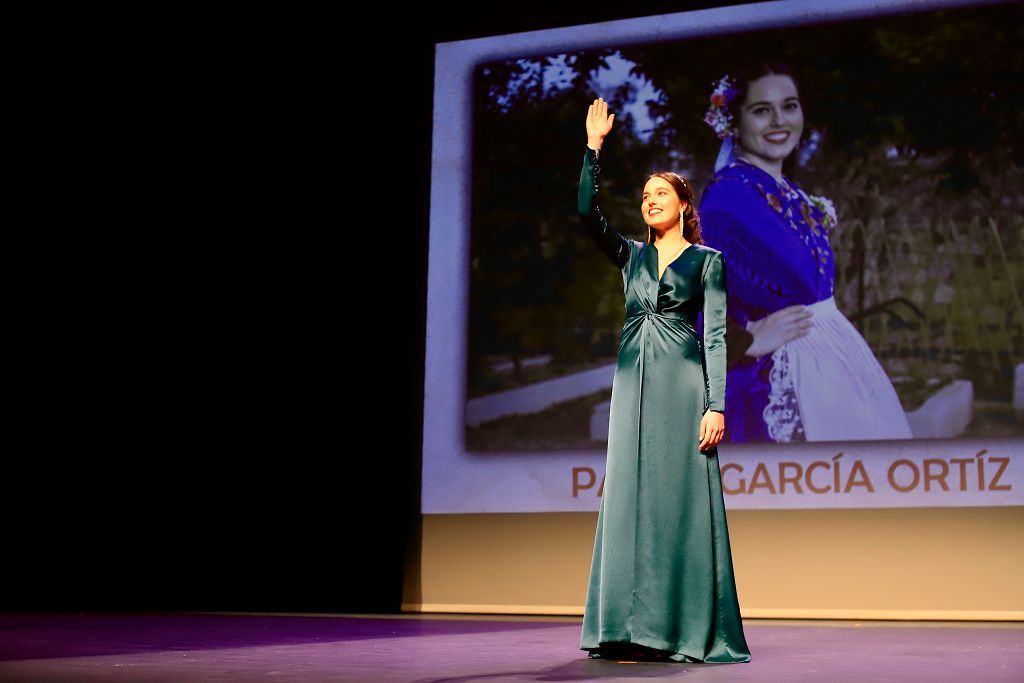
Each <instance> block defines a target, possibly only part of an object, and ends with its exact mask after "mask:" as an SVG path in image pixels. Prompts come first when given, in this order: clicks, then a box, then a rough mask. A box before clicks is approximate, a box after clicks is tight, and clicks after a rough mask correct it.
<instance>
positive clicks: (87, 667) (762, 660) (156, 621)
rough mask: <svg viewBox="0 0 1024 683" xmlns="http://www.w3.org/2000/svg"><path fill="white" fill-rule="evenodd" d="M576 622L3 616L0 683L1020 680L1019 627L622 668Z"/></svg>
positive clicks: (877, 637)
mask: <svg viewBox="0 0 1024 683" xmlns="http://www.w3.org/2000/svg"><path fill="white" fill-rule="evenodd" d="M580 624H581V619H579V618H574V617H501V616H493V615H486V616H485V615H439V614H428V615H420V614H417V615H404V614H403V615H329V616H328V615H264V614H209V613H189V614H173V613H167V614H164V613H118V614H92V613H73V614H11V613H7V614H0V681H5V682H6V681H19V682H20V681H25V682H30V681H46V682H47V683H61V682H63V681H75V682H76V683H85V682H88V681H132V682H133V683H148V682H151V681H175V682H178V681H182V682H184V681H188V682H193V681H196V682H201V681H224V682H232V683H234V682H242V681H245V682H250V681H288V682H289V683H292V682H295V683H301V682H306V681H318V682H319V681H332V682H341V681H358V682H360V683H362V682H367V683H368V682H371V681H403V682H404V681H415V682H417V683H440V682H442V681H444V682H449V681H451V682H453V683H455V682H458V683H461V682H463V681H485V682H487V683H501V682H503V681H585V680H592V679H593V680H601V681H619V680H628V679H644V678H651V679H661V680H676V679H679V680H689V681H772V682H773V683H777V682H779V681H785V682H794V681H827V682H829V683H834V682H837V683H841V682H845V681H858V682H863V681H928V683H941V682H944V681H972V682H975V681H976V682H980V681H986V682H989V681H1018V682H1019V681H1024V624H1021V623H971V624H965V623H960V622H867V621H860V622H855V621H841V622H840V621H828V622H823V621H792V620H789V621H783V620H745V621H744V630H745V632H746V636H747V644H748V645H749V646H750V652H751V657H752V659H751V661H750V662H747V663H744V664H680V663H675V662H636V663H627V662H616V661H610V660H597V659H588V658H587V654H586V652H583V651H581V650H579V649H578V648H579V639H580Z"/></svg>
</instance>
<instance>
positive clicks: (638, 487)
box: [577, 148, 750, 662]
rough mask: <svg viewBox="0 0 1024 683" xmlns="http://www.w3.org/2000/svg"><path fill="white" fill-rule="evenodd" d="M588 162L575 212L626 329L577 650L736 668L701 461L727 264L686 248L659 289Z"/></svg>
mask: <svg viewBox="0 0 1024 683" xmlns="http://www.w3.org/2000/svg"><path fill="white" fill-rule="evenodd" d="M604 154H605V153H604V152H602V157H603V156H604ZM596 159H597V155H596V154H595V152H594V150H591V149H589V148H587V150H586V152H585V153H584V160H583V171H582V173H581V176H580V189H579V196H578V202H577V208H578V213H579V216H580V218H581V220H582V221H583V224H584V225H585V226H586V228H587V230H588V231H589V232H590V234H591V236H592V237H593V238H594V241H595V243H596V244H597V246H598V247H599V248H600V249H601V250H602V251H603V252H604V253H605V255H606V256H607V257H608V259H609V260H610V261H611V262H612V263H613V264H615V265H616V267H618V268H620V269H621V270H622V275H623V291H624V295H625V316H624V321H623V327H622V335H621V338H620V340H619V348H618V358H617V362H616V368H615V374H614V377H613V381H612V401H611V408H610V413H609V425H608V457H607V467H606V474H605V484H604V493H603V496H602V498H601V503H600V507H599V511H598V521H597V530H596V533H595V538H594V553H593V557H592V561H591V569H590V578H589V584H588V588H587V601H586V607H585V611H584V620H583V629H582V637H581V642H580V648H581V649H584V650H588V651H590V652H591V653H592V654H595V655H602V654H607V648H605V649H604V650H603V649H602V644H603V643H634V644H639V645H645V646H648V647H652V648H656V649H659V650H665V651H667V652H668V653H669V655H668V656H669V658H670V659H672V660H674V661H684V660H686V659H687V658H688V657H689V658H691V659H696V660H700V661H704V662H746V661H749V660H750V651H749V649H748V647H747V644H746V641H745V638H744V634H743V628H742V621H741V619H740V613H739V601H738V598H737V593H736V585H735V577H734V574H733V566H732V553H731V548H730V544H729V532H728V524H727V520H726V513H725V501H724V497H723V493H722V482H721V471H720V469H719V464H718V450H717V448H711V449H709V450H708V451H707V453H706V454H705V453H702V452H700V450H699V449H698V445H699V441H700V440H699V430H700V422H701V418H702V416H703V415H704V413H705V411H706V410H708V409H711V410H718V411H723V410H724V407H725V372H726V366H725V363H726V350H727V349H726V342H725V325H726V300H727V296H726V283H725V267H724V260H723V255H722V253H721V252H719V251H717V250H715V249H711V248H709V247H706V246H704V245H700V244H693V245H690V246H688V247H687V248H685V249H684V250H683V252H682V253H681V254H680V255H679V256H678V257H676V259H675V260H674V261H672V262H671V263H670V264H668V267H667V268H666V269H665V271H664V273H663V274H662V276H661V277H660V278H659V277H658V253H657V247H655V245H653V244H651V243H643V242H638V241H636V240H631V239H627V238H624V237H623V236H622V235H620V234H619V233H618V232H616V231H615V230H614V229H613V228H612V227H611V226H610V225H609V224H608V221H607V219H605V217H604V216H603V214H602V213H601V212H600V209H599V208H598V206H597V196H598V193H599V187H598V182H597V174H598V172H599V167H598V166H597V164H596ZM701 318H702V319H703V330H704V339H703V340H702V339H701V337H700V335H699V334H698V330H697V325H696V323H697V321H698V320H699V319H701Z"/></svg>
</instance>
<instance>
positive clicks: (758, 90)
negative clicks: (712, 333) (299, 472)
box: [465, 4, 1024, 454]
mask: <svg viewBox="0 0 1024 683" xmlns="http://www.w3.org/2000/svg"><path fill="white" fill-rule="evenodd" d="M667 19H668V20H673V19H674V18H673V17H668V18H667ZM1021 25H1024V9H1022V7H1021V6H1020V5H1016V4H996V5H989V6H974V7H961V8H955V9H944V10H938V11H925V12H916V13H911V14H901V15H895V16H882V17H871V18H866V19H858V20H854V21H845V22H832V23H828V24H817V25H802V26H793V27H785V28H773V29H771V30H762V31H746V32H730V33H725V34H718V35H708V36H705V37H700V38H689V39H686V40H671V41H665V42H642V43H637V42H636V41H630V42H628V43H623V44H609V45H607V46H604V47H601V48H596V49H588V50H582V51H561V52H557V53H551V54H534V55H525V56H522V55H520V56H517V57H515V58H510V59H503V60H500V61H488V62H484V63H480V64H477V65H476V67H475V69H474V71H473V93H472V106H473V115H472V128H473V133H472V150H471V164H472V171H471V182H472V193H471V199H470V200H469V201H470V202H471V224H470V226H469V230H470V258H471V263H470V274H469V277H470V280H469V312H468V318H469V319H468V329H467V335H468V344H467V357H466V373H467V374H466V412H465V415H466V424H465V429H466V431H465V448H466V449H467V450H468V451H472V452H475V453H481V454H486V453H488V452H496V453H498V452H501V453H508V452H515V451H522V452H526V451H530V452H538V453H540V452H544V451H556V450H557V451H566V450H574V449H579V450H585V449H594V448H599V447H600V446H601V445H602V444H603V443H604V442H606V440H607V436H608V431H607V430H608V422H609V412H608V411H609V404H610V397H611V386H612V379H613V374H614V370H615V365H616V352H617V348H618V342H619V333H620V331H621V329H622V325H623V316H624V310H623V278H622V273H621V272H618V271H617V270H616V268H615V267H614V266H612V265H611V264H610V263H609V261H608V258H607V257H606V256H605V254H603V253H601V250H600V249H599V248H598V247H597V245H596V244H595V242H594V240H593V239H592V237H591V235H590V234H589V233H588V231H587V230H586V228H585V227H584V226H583V225H582V224H581V222H580V220H579V217H578V216H577V214H576V194H577V185H578V183H579V179H580V165H581V162H582V159H583V156H584V152H585V147H586V142H587V137H586V132H585V130H584V118H585V115H586V111H587V105H588V104H589V103H590V102H592V101H593V100H594V98H596V97H603V98H604V99H605V100H607V102H608V107H609V111H610V112H612V113H614V114H615V127H614V131H613V133H612V134H611V135H609V136H608V138H607V139H606V141H605V145H604V147H602V149H601V152H600V164H601V209H602V211H603V213H604V215H605V216H606V217H607V219H608V221H609V223H610V224H611V226H612V227H613V228H615V229H616V230H617V231H618V232H620V233H621V234H622V235H623V236H624V237H626V238H627V239H632V240H635V241H637V242H640V243H644V242H646V240H647V239H648V235H647V227H646V225H645V224H644V221H643V217H642V216H641V213H640V206H641V196H640V193H641V189H642V186H643V183H642V179H643V178H646V177H647V175H648V174H650V173H652V172H654V171H659V170H671V171H675V172H677V173H679V174H680V175H683V176H685V177H686V178H687V179H688V180H689V181H690V183H691V184H692V186H693V187H694V189H695V193H696V194H695V199H694V203H695V205H696V206H697V207H698V209H699V213H700V219H701V236H702V239H703V242H704V244H706V245H707V246H709V247H712V248H714V249H717V250H719V251H721V252H722V253H723V255H724V257H725V263H726V273H727V282H728V289H729V294H728V332H727V337H726V339H727V346H728V372H727V381H726V396H725V423H726V434H725V441H727V442H735V443H739V442H799V441H873V440H874V441H896V440H906V439H936V438H939V439H965V438H979V437H995V438H1003V437H1011V438H1016V437H1020V436H1022V435H1024V148H1022V143H1024V141H1022V132H1024V119H1022V117H1021V115H1020V103H1021V102H1022V101H1024V86H1022V83H1024V73H1022V72H1024V64H1022V61H1024V60H1022V56H1021V55H1022V53H1021V47H1020V29H1019V27H1020V26H1021ZM765 149H770V150H773V151H778V150H783V153H784V154H785V158H784V160H783V162H782V171H781V172H782V176H781V178H776V177H774V176H773V175H772V174H770V173H768V172H766V171H765V170H764V169H763V168H761V167H759V166H758V165H757V164H755V163H751V161H750V159H751V158H752V157H753V156H757V154H758V152H759V150H760V151H763V150H765ZM812 319H813V321H814V322H813V325H815V326H816V327H815V329H814V331H813V333H810V332H808V327H807V325H808V324H809V323H808V321H809V320H812ZM700 328H701V321H700V320H698V329H700Z"/></svg>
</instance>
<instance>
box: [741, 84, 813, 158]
mask: <svg viewBox="0 0 1024 683" xmlns="http://www.w3.org/2000/svg"><path fill="white" fill-rule="evenodd" d="M737 127H738V129H739V143H740V146H741V147H742V148H743V150H744V151H745V152H746V153H747V154H750V155H753V156H756V157H760V158H761V159H764V160H767V161H782V160H783V159H785V158H786V157H788V156H789V155H790V154H791V153H792V152H793V150H794V149H796V146H797V144H798V143H799V142H800V135H801V134H802V133H803V130H804V110H803V107H802V106H801V104H800V94H799V93H798V92H797V90H796V84H795V83H794V82H793V79H792V78H790V77H789V76H786V75H782V74H768V75H767V76H762V77H761V78H758V79H757V80H756V81H751V82H750V85H749V86H748V87H747V97H746V101H745V102H744V103H743V105H742V107H741V110H740V118H739V124H738V126H737Z"/></svg>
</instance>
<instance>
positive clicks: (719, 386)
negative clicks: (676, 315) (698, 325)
mask: <svg viewBox="0 0 1024 683" xmlns="http://www.w3.org/2000/svg"><path fill="white" fill-rule="evenodd" d="M703 283H704V359H705V363H706V365H707V379H708V397H709V400H708V410H715V411H718V412H719V413H723V414H724V413H725V373H726V369H725V365H726V342H725V330H726V313H727V307H726V299H727V296H728V293H727V290H726V285H725V257H724V256H723V255H722V252H720V251H716V252H713V253H711V254H709V255H708V256H707V258H706V259H705V262H704V274H703Z"/></svg>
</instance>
